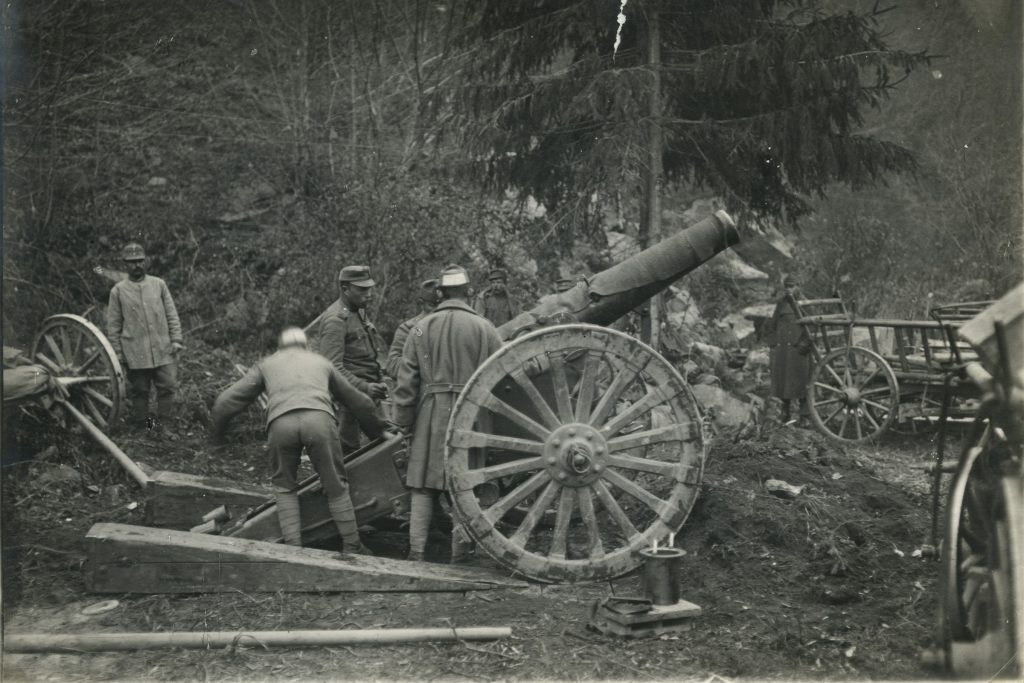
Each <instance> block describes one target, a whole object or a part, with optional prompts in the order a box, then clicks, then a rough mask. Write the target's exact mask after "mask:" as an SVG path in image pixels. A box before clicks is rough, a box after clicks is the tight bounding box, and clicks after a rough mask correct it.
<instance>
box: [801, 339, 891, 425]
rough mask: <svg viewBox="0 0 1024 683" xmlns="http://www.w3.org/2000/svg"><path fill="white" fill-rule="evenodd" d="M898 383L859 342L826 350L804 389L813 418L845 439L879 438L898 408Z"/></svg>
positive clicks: (887, 365) (817, 423)
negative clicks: (826, 352)
mask: <svg viewBox="0 0 1024 683" xmlns="http://www.w3.org/2000/svg"><path fill="white" fill-rule="evenodd" d="M899 397H900V391H899V384H898V383H897V381H896V375H895V374H893V371H892V368H891V367H889V364H888V363H887V362H886V361H885V359H884V358H882V357H881V356H880V355H878V354H877V353H875V352H874V351H871V350H870V349H865V348H861V347H859V346H847V347H845V348H841V349H835V350H833V351H831V352H830V353H828V354H826V355H825V356H824V357H823V358H822V359H821V360H819V361H818V363H817V364H816V365H815V366H814V370H813V372H812V373H811V381H810V384H808V387H807V401H808V404H809V405H810V411H811V419H813V420H814V423H815V424H816V425H817V427H818V429H819V430H821V431H822V432H823V433H824V434H826V435H827V436H829V437H831V438H833V439H835V440H837V441H841V442H843V443H861V442H864V441H870V440H872V439H876V438H878V437H879V436H880V435H881V434H882V433H883V432H885V430H886V429H887V428H888V427H889V425H891V424H892V422H893V420H894V419H895V418H896V414H897V410H898V408H899Z"/></svg>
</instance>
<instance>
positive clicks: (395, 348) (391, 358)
mask: <svg viewBox="0 0 1024 683" xmlns="http://www.w3.org/2000/svg"><path fill="white" fill-rule="evenodd" d="M419 299H420V312H419V313H417V314H416V315H414V316H413V317H411V318H409V319H408V320H406V321H405V322H403V323H402V324H401V325H399V326H398V329H396V330H395V337H394V339H392V340H391V348H389V349H388V360H387V367H386V368H385V370H384V371H385V372H386V373H387V375H388V377H390V378H391V379H397V378H398V367H399V365H401V363H402V348H403V347H404V346H405V340H406V339H408V337H409V330H411V329H412V328H413V326H414V325H415V324H416V323H418V322H419V321H420V320H421V319H422V318H423V316H425V315H427V314H428V313H430V312H431V311H433V310H434V306H436V305H437V280H433V279H432V280H424V281H423V282H422V283H420V288H419Z"/></svg>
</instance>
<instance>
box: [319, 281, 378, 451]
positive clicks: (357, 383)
mask: <svg viewBox="0 0 1024 683" xmlns="http://www.w3.org/2000/svg"><path fill="white" fill-rule="evenodd" d="M375 284H376V283H375V282H374V281H373V278H371V277H370V269H369V268H368V267H367V266H345V267H344V268H342V269H341V272H340V273H338V291H339V295H338V300H337V301H335V302H334V303H332V304H331V305H330V306H328V307H327V310H326V311H324V313H323V316H321V320H320V334H319V339H320V341H319V349H320V354H321V355H323V356H324V357H326V358H327V360H329V361H331V363H332V364H333V365H334V367H335V368H336V369H337V370H338V371H339V372H341V374H342V375H343V376H344V377H345V379H347V380H348V381H349V383H350V384H352V386H354V387H355V388H356V389H358V390H359V391H361V392H363V393H364V394H366V395H368V396H369V397H370V398H371V399H373V400H374V402H377V403H378V406H379V402H380V401H381V399H383V398H385V397H386V396H387V391H388V390H387V385H386V384H384V382H383V375H382V373H381V366H380V361H379V353H380V349H381V348H382V347H383V343H382V342H381V339H380V336H379V335H378V334H377V329H376V328H375V327H374V326H373V324H372V323H371V322H370V321H368V320H367V319H366V312H365V311H366V305H367V304H368V303H369V302H370V298H371V297H372V296H373V287H374V285H375ZM338 422H339V424H338V429H339V433H340V434H341V446H342V449H343V450H344V452H345V453H346V454H347V453H351V452H353V451H355V450H357V449H358V448H359V425H358V423H357V421H356V420H355V419H354V417H353V415H352V413H351V412H350V411H349V410H348V408H346V407H345V405H344V404H343V405H342V406H341V407H340V408H339V409H338Z"/></svg>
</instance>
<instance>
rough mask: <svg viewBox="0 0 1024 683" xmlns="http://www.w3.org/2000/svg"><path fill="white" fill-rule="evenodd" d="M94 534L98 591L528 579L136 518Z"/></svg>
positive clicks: (397, 586) (90, 537)
mask: <svg viewBox="0 0 1024 683" xmlns="http://www.w3.org/2000/svg"><path fill="white" fill-rule="evenodd" d="M86 541H87V545H88V565H87V567H86V572H85V584H86V589H87V590H89V591H92V592H94V593H145V594H154V593H220V592H234V591H242V592H246V593H251V592H277V591H284V592H319V591H338V592H363V591H368V592H407V591H413V592H421V591H423V592H430V591H465V590H489V589H493V588H499V587H523V586H525V584H524V583H523V582H521V581H515V580H513V579H510V578H508V577H505V576H502V575H499V574H495V573H493V572H489V571H487V570H484V569H477V568H469V567H450V566H446V565H439V564H424V563H422V562H405V561H403V560H393V559H389V558H382V557H368V556H363V555H343V554H340V553H336V552H331V551H326V550H314V549H311V548H297V547H294V546H287V545H281V544H276V543H265V542H263V541H252V540H248V539H243V538H230V537H224V536H207V535H205V534H193V533H189V532H186V531H173V530H168V529H152V528H149V527H142V526H132V525H128V524H96V525H94V526H93V527H92V528H91V529H90V530H89V533H88V534H87V536H86Z"/></svg>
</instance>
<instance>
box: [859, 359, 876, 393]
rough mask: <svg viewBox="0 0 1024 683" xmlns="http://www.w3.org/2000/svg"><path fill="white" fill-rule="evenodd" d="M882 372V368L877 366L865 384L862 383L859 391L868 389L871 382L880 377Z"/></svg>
mask: <svg viewBox="0 0 1024 683" xmlns="http://www.w3.org/2000/svg"><path fill="white" fill-rule="evenodd" d="M881 371H882V368H880V367H878V366H877V365H876V366H875V369H874V370H872V371H871V374H870V375H868V376H867V378H866V379H865V380H864V381H863V382H861V383H860V386H858V387H857V389H859V390H863V389H864V387H866V386H867V385H868V384H869V383H870V382H871V380H873V379H874V378H875V377H876V376H877V375H878V373H880V372H881Z"/></svg>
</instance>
